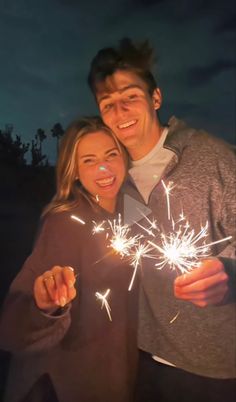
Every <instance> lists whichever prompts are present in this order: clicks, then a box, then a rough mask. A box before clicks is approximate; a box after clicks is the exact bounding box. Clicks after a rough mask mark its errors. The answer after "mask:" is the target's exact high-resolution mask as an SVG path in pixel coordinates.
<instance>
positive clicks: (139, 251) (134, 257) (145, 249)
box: [128, 243, 154, 291]
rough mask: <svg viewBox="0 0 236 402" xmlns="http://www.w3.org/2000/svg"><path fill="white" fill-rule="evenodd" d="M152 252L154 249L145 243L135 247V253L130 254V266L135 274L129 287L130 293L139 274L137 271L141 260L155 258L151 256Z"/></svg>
mask: <svg viewBox="0 0 236 402" xmlns="http://www.w3.org/2000/svg"><path fill="white" fill-rule="evenodd" d="M151 250H152V247H150V245H148V244H144V243H139V244H138V246H136V247H135V249H134V251H133V252H132V251H131V252H130V253H129V256H130V265H132V266H133V267H134V272H133V275H132V278H131V281H130V284H129V287H128V290H129V291H130V290H131V289H132V287H133V283H134V279H135V276H136V273H137V269H138V267H139V265H140V264H141V259H142V258H143V257H147V258H154V257H153V256H152V255H150V254H149V251H151Z"/></svg>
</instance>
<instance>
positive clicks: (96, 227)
mask: <svg viewBox="0 0 236 402" xmlns="http://www.w3.org/2000/svg"><path fill="white" fill-rule="evenodd" d="M92 222H93V229H92V234H93V235H94V234H96V233H101V232H104V230H105V228H104V225H105V223H106V222H105V221H102V222H101V223H96V222H95V221H92Z"/></svg>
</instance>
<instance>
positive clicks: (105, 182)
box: [96, 177, 115, 187]
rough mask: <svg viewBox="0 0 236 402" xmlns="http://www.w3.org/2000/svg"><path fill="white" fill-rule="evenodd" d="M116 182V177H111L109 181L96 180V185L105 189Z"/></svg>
mask: <svg viewBox="0 0 236 402" xmlns="http://www.w3.org/2000/svg"><path fill="white" fill-rule="evenodd" d="M114 180H115V177H109V178H107V179H99V180H96V183H97V184H98V185H99V186H101V187H105V186H109V185H110V184H112V183H113V182H114Z"/></svg>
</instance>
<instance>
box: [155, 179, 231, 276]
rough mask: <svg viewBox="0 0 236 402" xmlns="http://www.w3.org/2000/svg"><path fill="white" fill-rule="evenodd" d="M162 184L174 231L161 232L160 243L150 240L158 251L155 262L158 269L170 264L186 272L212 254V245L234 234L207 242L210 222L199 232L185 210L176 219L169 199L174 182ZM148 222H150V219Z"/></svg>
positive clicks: (173, 268) (174, 268) (172, 267)
mask: <svg viewBox="0 0 236 402" xmlns="http://www.w3.org/2000/svg"><path fill="white" fill-rule="evenodd" d="M162 184H163V187H164V188H165V193H166V197H167V210H168V219H169V220H170V221H171V223H172V231H170V232H169V233H168V234H165V233H164V232H161V234H160V236H159V239H160V242H159V243H158V244H157V243H154V242H153V241H150V240H148V243H149V245H151V246H152V247H153V249H155V250H157V251H158V256H157V257H156V259H157V260H159V262H158V263H156V264H155V266H156V267H157V268H158V269H163V268H164V267H165V266H166V265H168V266H169V267H170V268H171V269H172V270H177V269H178V270H179V271H180V272H181V274H184V273H187V272H190V271H191V270H192V269H194V268H195V267H198V266H199V264H200V261H201V260H202V259H204V258H207V257H209V256H210V255H211V246H212V245H215V244H217V243H221V242H223V241H227V240H230V239H231V238H232V236H228V237H226V238H224V239H221V240H217V241H214V242H211V243H206V238H207V237H208V222H207V223H206V224H205V226H203V227H201V229H200V231H199V232H198V233H195V231H194V229H191V226H190V224H189V222H188V221H187V219H186V217H185V216H184V213H183V212H182V213H181V214H180V216H179V219H178V220H177V221H175V220H174V218H173V217H172V215H171V209H170V200H169V194H170V191H171V189H172V188H173V186H172V183H171V184H169V185H167V186H166V185H165V183H164V182H163V181H162ZM148 222H149V223H150V221H149V220H148Z"/></svg>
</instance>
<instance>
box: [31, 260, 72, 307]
mask: <svg viewBox="0 0 236 402" xmlns="http://www.w3.org/2000/svg"><path fill="white" fill-rule="evenodd" d="M75 281H76V275H75V273H74V270H73V268H71V267H69V266H66V267H61V266H54V267H53V268H52V269H51V270H50V271H46V272H44V273H43V274H42V275H40V276H38V277H37V278H36V280H35V282H34V298H35V302H36V304H37V306H38V307H39V308H40V309H41V310H44V311H45V312H47V311H51V310H55V309H56V308H58V307H64V306H65V305H66V304H68V303H69V302H70V301H71V300H73V299H74V298H75V297H76V289H75V287H74V285H75Z"/></svg>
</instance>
